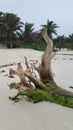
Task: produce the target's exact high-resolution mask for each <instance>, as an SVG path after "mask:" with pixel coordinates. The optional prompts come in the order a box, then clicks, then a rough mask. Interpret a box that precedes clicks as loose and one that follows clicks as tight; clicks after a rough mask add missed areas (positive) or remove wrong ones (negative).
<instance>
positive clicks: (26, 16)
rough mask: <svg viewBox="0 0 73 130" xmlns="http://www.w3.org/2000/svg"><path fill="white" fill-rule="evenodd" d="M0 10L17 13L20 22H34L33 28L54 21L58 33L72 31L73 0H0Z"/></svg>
mask: <svg viewBox="0 0 73 130" xmlns="http://www.w3.org/2000/svg"><path fill="white" fill-rule="evenodd" d="M0 11H2V12H5V13H6V12H9V13H14V14H17V16H19V17H20V18H21V21H22V22H24V23H25V22H26V21H27V22H29V23H34V28H35V30H39V29H40V28H41V26H40V25H43V24H46V23H47V19H49V20H50V21H54V23H56V24H57V25H58V26H59V28H58V29H57V33H58V35H65V36H68V35H70V34H72V33H73V0H1V1H0Z"/></svg>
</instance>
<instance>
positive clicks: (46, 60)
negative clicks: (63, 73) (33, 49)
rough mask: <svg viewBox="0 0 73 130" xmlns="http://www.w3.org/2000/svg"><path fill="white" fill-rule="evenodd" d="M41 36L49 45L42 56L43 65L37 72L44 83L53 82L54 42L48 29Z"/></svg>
mask: <svg viewBox="0 0 73 130" xmlns="http://www.w3.org/2000/svg"><path fill="white" fill-rule="evenodd" d="M41 35H42V37H43V38H44V40H45V42H46V43H47V47H46V50H45V52H44V54H43V56H42V59H41V64H40V65H39V66H38V69H37V71H38V73H39V75H40V79H41V80H42V81H43V82H49V81H53V76H52V71H51V59H52V50H53V42H52V40H51V39H50V38H49V36H48V34H47V29H46V28H44V29H43V31H42V33H41Z"/></svg>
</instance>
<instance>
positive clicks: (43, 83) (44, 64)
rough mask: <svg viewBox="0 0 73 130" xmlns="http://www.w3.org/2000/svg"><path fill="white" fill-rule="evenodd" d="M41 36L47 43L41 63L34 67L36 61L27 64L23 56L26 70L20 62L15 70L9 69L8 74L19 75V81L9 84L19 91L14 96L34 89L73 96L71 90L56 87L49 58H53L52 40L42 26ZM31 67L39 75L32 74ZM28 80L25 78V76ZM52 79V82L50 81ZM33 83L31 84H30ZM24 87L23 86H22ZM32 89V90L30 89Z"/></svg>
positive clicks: (26, 93)
mask: <svg viewBox="0 0 73 130" xmlns="http://www.w3.org/2000/svg"><path fill="white" fill-rule="evenodd" d="M41 35H42V37H43V38H44V40H45V42H46V43H47V47H46V50H45V52H44V54H43V55H42V58H41V63H40V65H39V66H38V67H36V65H35V64H36V63H37V61H36V62H34V63H32V64H31V65H29V63H28V61H27V58H26V57H25V65H26V68H27V69H26V70H23V67H22V65H21V63H18V67H17V70H13V69H10V75H14V74H15V75H18V76H19V77H20V83H17V84H16V83H14V84H10V85H9V87H10V88H15V89H18V91H19V92H21V91H22V92H23V93H18V94H17V96H15V98H16V97H18V96H19V95H20V94H21V95H22V94H23V95H27V96H28V95H29V93H31V95H33V91H34V92H36V91H35V90H40V89H41V90H42V91H46V92H47V91H48V92H50V93H52V94H59V95H63V96H66V97H73V92H69V91H66V90H64V89H62V88H60V87H58V86H57V85H56V84H55V83H54V80H53V76H52V71H51V59H52V58H53V56H54V55H53V54H52V50H53V42H52V41H51V39H50V38H49V37H48V34H47V29H46V28H44V29H43V30H42V33H41ZM32 69H35V70H37V72H38V73H39V77H37V76H34V74H33V72H32V71H31V70H32ZM26 77H27V78H28V80H27V78H26ZM51 81H53V82H51ZM31 83H33V85H32V84H31ZM48 83H51V85H49V86H48ZM52 86H54V88H52ZM24 87H25V88H24ZM31 90H32V91H31Z"/></svg>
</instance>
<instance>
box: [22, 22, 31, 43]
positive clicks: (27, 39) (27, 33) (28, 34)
mask: <svg viewBox="0 0 73 130" xmlns="http://www.w3.org/2000/svg"><path fill="white" fill-rule="evenodd" d="M33 26H34V24H32V23H27V22H26V23H25V26H24V32H23V38H24V41H25V43H31V42H32V39H33V34H34V32H33V31H34V27H33Z"/></svg>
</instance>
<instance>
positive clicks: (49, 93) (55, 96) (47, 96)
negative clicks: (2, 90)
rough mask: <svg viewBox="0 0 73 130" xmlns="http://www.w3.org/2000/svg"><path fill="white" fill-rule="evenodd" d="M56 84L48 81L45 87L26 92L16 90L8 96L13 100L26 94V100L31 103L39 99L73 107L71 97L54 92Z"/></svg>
mask: <svg viewBox="0 0 73 130" xmlns="http://www.w3.org/2000/svg"><path fill="white" fill-rule="evenodd" d="M56 87H57V86H56V84H54V83H48V84H47V89H46V90H42V89H36V90H32V91H30V92H29V91H26V92H18V93H17V94H16V95H15V96H14V97H9V99H11V100H13V101H17V100H19V97H22V96H27V100H28V101H30V102H33V103H37V102H40V101H49V102H52V103H56V104H60V105H62V106H66V107H70V108H73V97H69V96H64V95H61V94H59V93H57V92H56Z"/></svg>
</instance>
